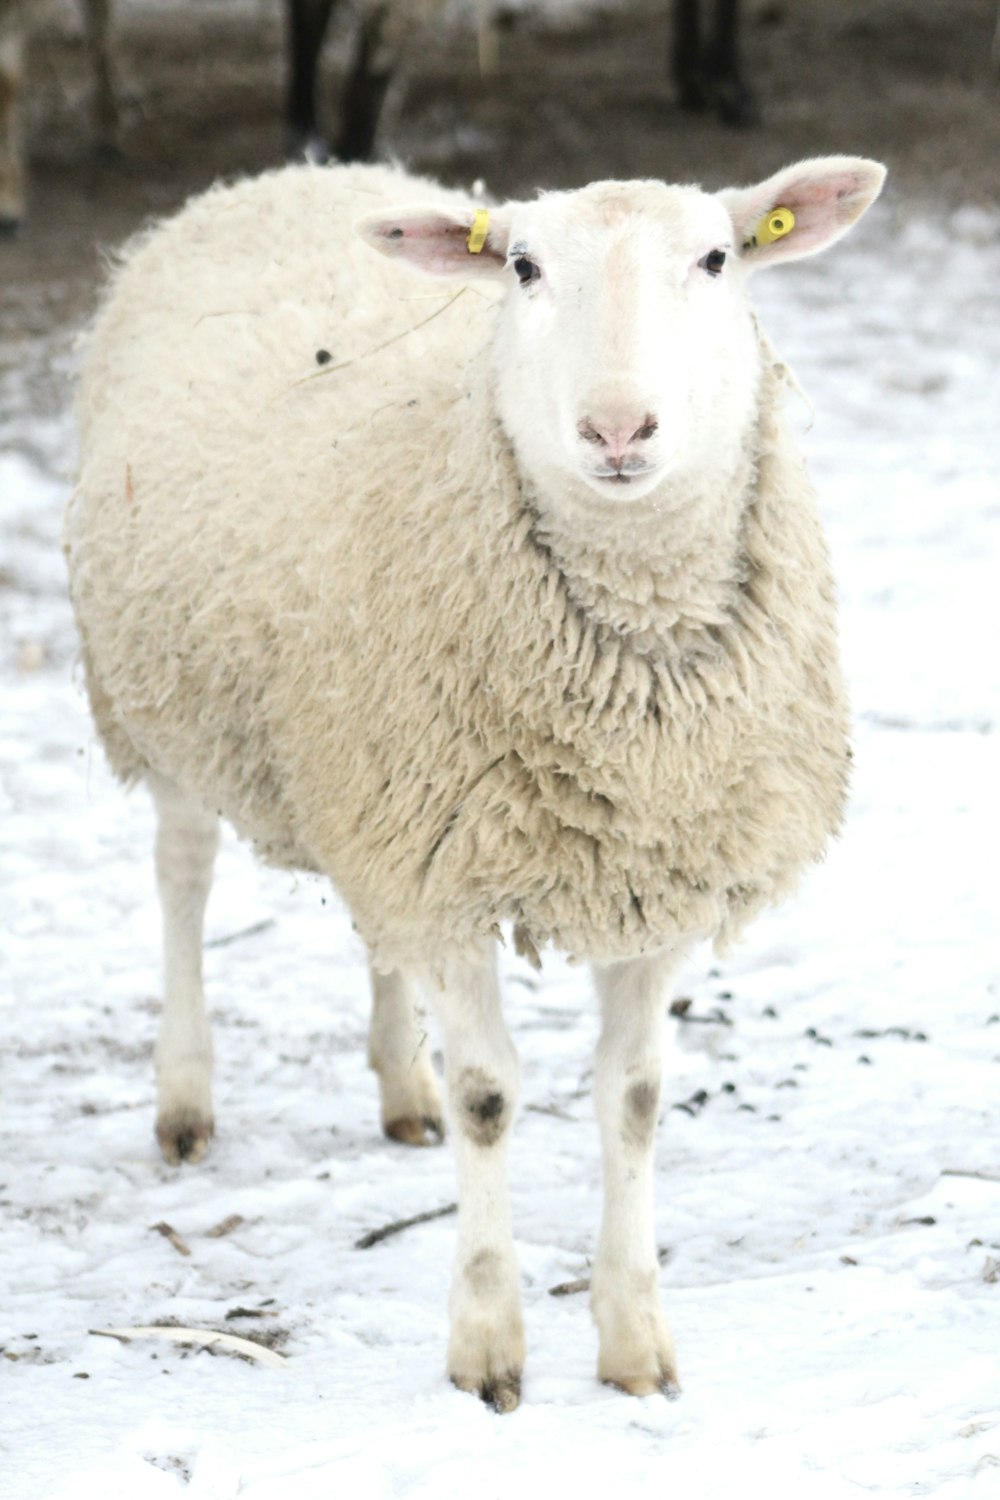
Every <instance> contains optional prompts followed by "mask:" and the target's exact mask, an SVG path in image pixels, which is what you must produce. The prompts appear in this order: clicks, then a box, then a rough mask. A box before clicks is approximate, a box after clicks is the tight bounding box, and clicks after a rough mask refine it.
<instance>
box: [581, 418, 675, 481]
mask: <svg viewBox="0 0 1000 1500" xmlns="http://www.w3.org/2000/svg"><path fill="white" fill-rule="evenodd" d="M659 425H660V424H659V423H658V422H657V420H656V418H655V417H654V416H653V414H652V413H651V412H647V413H646V415H645V416H644V417H643V418H642V419H641V421H639V422H638V425H637V423H636V419H635V418H634V417H630V418H628V419H627V420H626V421H624V422H622V421H621V420H619V421H617V422H616V421H614V420H612V421H601V420H600V419H598V420H597V421H595V420H594V418H593V417H584V418H583V420H582V421H581V422H578V423H577V428H576V430H577V432H578V433H579V434H580V436H581V437H582V438H583V440H584V442H585V443H597V444H599V445H600V446H601V447H602V448H603V449H606V454H605V457H606V459H607V461H608V463H609V464H611V465H612V467H613V468H620V467H621V465H622V463H623V462H624V460H625V455H626V454H627V453H628V450H629V449H630V448H631V447H633V446H634V445H635V444H636V443H644V442H646V441H647V440H648V439H649V438H651V437H652V436H653V434H654V433H655V432H656V429H657V428H658V426H659Z"/></svg>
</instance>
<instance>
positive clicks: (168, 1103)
mask: <svg viewBox="0 0 1000 1500" xmlns="http://www.w3.org/2000/svg"><path fill="white" fill-rule="evenodd" d="M149 784H150V788H151V790H152V793H153V799H154V801H155V803H156V811H157V815H158V819H159V822H158V827H157V833H156V879H157V885H158V887H159V892H160V907H161V911H162V915H163V968H164V994H163V1014H162V1017H161V1020H160V1034H159V1036H158V1038H157V1041H156V1077H157V1108H156V1138H157V1140H158V1141H159V1143H160V1150H161V1151H162V1152H163V1155H164V1157H165V1158H166V1160H167V1161H168V1162H170V1163H171V1164H173V1165H176V1164H177V1163H178V1162H181V1161H200V1160H201V1158H202V1157H203V1156H204V1154H205V1151H206V1149H207V1147H208V1143H209V1140H210V1139H211V1136H212V1132H213V1130H214V1128H215V1121H214V1117H213V1114H212V1035H211V1031H210V1030H209V1025H208V1018H207V1016H206V1015H205V1000H204V995H203V993H202V984H201V947H202V928H203V923H204V917H205V904H206V902H207V900H208V893H209V890H210V889H211V885H212V866H213V863H214V861H215V851H216V849H217V848H218V843H219V820H218V818H217V817H216V816H215V814H214V813H208V812H205V811H204V809H203V808H202V807H201V806H200V804H199V803H197V802H195V801H193V800H192V799H191V798H190V797H188V796H187V795H186V794H185V793H183V792H181V791H180V790H179V789H178V788H177V787H176V786H174V785H173V783H172V782H169V781H166V780H164V779H163V778H161V777H152V776H151V777H150V778H149Z"/></svg>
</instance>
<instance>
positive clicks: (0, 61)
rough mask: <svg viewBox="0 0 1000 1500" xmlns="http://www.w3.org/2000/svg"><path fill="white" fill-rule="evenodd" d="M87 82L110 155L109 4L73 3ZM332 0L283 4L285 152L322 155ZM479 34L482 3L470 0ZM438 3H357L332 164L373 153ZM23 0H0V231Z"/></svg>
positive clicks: (115, 121)
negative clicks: (414, 43)
mask: <svg viewBox="0 0 1000 1500" xmlns="http://www.w3.org/2000/svg"><path fill="white" fill-rule="evenodd" d="M81 4H82V10H83V19H84V26H85V33H86V40H87V50H88V53H89V58H90V71H91V76H92V79H93V100H92V114H93V128H94V140H95V142H96V145H97V150H98V154H99V155H101V156H104V157H112V156H113V155H114V154H115V149H116V142H117V139H118V134H119V125H120V117H119V106H118V95H119V93H120V89H119V87H118V84H117V79H116V69H115V65H114V52H115V49H114V46H113V45H112V41H113V38H112V0H81ZM337 5H338V0H286V13H287V20H286V24H287V32H288V85H287V95H286V132H287V148H288V154H289V156H291V157H298V156H307V157H310V158H312V159H314V160H322V159H324V158H325V157H326V156H327V145H326V142H325V140H324V139H323V136H322V134H321V131H320V128H319V125H318V122H317V107H316V105H317V101H316V78H317V71H318V68H319V59H320V53H321V50H322V46H323V40H324V38H325V35H326V31H327V27H328V25H329V21H330V17H331V14H332V12H333V11H334V9H335V8H336V7H337ZM478 5H479V27H480V36H481V38H482V36H483V34H484V32H483V28H484V27H485V25H486V20H485V10H484V8H483V7H484V5H485V0H478ZM441 7H442V0H420V3H419V4H416V3H414V0H407V3H406V4H405V5H404V4H402V3H397V0H366V3H365V4H364V5H363V6H362V7H361V10H360V12H359V14H358V17H357V28H356V33H355V41H354V47H353V53H352V58H351V63H350V67H349V69H348V73H347V78H346V80H345V85H344V98H343V104H342V109H341V118H340V122H339V127H338V131H337V137H336V140H335V143H334V148H333V149H334V152H335V154H336V156H337V157H338V158H339V159H340V160H341V161H364V160H367V159H369V158H370V157H371V156H372V155H373V153H374V150H375V136H376V132H377V130H378V126H379V120H380V116H381V112H382V105H383V103H384V101H385V96H386V93H387V92H388V89H389V85H390V84H391V82H392V78H393V74H394V72H395V70H396V68H397V66H398V63H399V59H400V57H401V55H402V53H403V50H404V48H405V46H406V45H407V43H408V42H409V41H411V40H412V37H413V35H414V33H415V32H416V31H418V30H419V28H420V27H421V26H423V25H424V24H426V23H427V22H428V21H429V20H430V19H432V18H433V17H434V16H436V15H437V13H438V12H439V11H440V10H441ZM28 19H29V17H28V11H27V7H26V5H25V0H0V233H11V232H13V231H15V230H17V229H18V228H19V227H20V225H21V222H22V220H23V218H24V179H25V166H24V160H23V149H22V142H21V128H20V98H21V95H22V93H23V90H24V83H25V71H26V70H25V51H26V41H27V32H28Z"/></svg>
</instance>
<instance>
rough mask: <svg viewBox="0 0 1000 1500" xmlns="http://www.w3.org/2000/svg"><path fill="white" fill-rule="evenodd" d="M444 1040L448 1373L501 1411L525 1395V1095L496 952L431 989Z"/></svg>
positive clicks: (456, 968) (456, 969)
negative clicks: (515, 1136) (519, 1109)
mask: <svg viewBox="0 0 1000 1500" xmlns="http://www.w3.org/2000/svg"><path fill="white" fill-rule="evenodd" d="M431 995H432V1000H433V1004H434V1008H435V1010H436V1012H437V1015H438V1017H439V1019H440V1022H441V1030H442V1034H443V1038H444V1055H445V1078H446V1082H447V1089H448V1106H449V1118H450V1125H451V1132H452V1140H453V1142H454V1150H455V1162H456V1166H457V1170H458V1244H457V1248H456V1255H455V1266H454V1271H453V1275H452V1286H451V1308H450V1310H451V1337H450V1340H449V1344H448V1374H449V1375H450V1376H451V1378H452V1380H453V1381H454V1382H455V1384H456V1385H457V1386H459V1387H460V1389H461V1390H463V1391H476V1392H478V1393H479V1395H480V1396H481V1397H482V1399H483V1400H484V1401H486V1402H488V1403H489V1404H490V1405H492V1406H493V1407H495V1408H496V1410H497V1411H502V1412H505V1411H513V1409H514V1408H515V1407H516V1406H517V1404H518V1401H519V1399H520V1395H521V1371H522V1369H523V1366H524V1324H523V1320H522V1316H521V1293H520V1288H519V1285H518V1272H517V1262H516V1260H515V1257H514V1241H513V1238H512V1235H511V1227H510V1205H509V1203H508V1198H507V1134H508V1131H509V1129H510V1125H511V1121H512V1120H513V1118H514V1110H515V1107H516V1104H517V1096H518V1091H519V1077H518V1064H517V1057H516V1055H515V1052H514V1047H513V1044H512V1042H511V1040H510V1037H509V1036H508V1034H507V1028H506V1027H505V1026H504V1023H503V1016H502V1014H501V1009H500V987H499V983H498V980H497V972H496V954H495V950H494V946H493V945H492V944H491V945H490V947H489V950H488V951H487V950H484V954H483V959H482V960H481V961H480V962H466V963H460V964H458V963H456V964H450V965H448V967H447V969H446V971H445V974H444V983H443V985H442V986H441V987H437V986H432V987H431Z"/></svg>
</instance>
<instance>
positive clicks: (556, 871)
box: [67, 168, 848, 966]
mask: <svg viewBox="0 0 1000 1500" xmlns="http://www.w3.org/2000/svg"><path fill="white" fill-rule="evenodd" d="M410 199H412V200H419V201H421V202H427V201H434V200H435V199H440V200H441V201H442V202H444V203H450V204H457V203H460V202H464V201H465V200H464V199H462V198H460V197H459V195H455V194H448V193H445V192H443V190H442V189H440V188H439V187H437V186H436V185H434V184H430V183H426V182H419V181H415V180H414V179H412V178H409V177H405V176H403V175H402V174H399V173H396V172H394V171H392V170H391V169H386V168H358V169H355V170H353V171H352V172H351V173H350V174H347V173H345V172H343V171H338V172H337V173H326V172H324V171H322V170H321V169H311V168H294V169H286V170H285V171H282V172H279V173H275V174H272V175H271V176H269V177H265V178H263V179H258V180H257V181H255V182H250V183H244V184H238V185H236V186H235V187H229V188H222V189H216V190H214V191H213V192H212V193H210V194H208V195H206V196H205V197H204V198H202V199H200V200H198V201H196V202H195V203H194V204H193V205H191V206H190V207H189V208H188V209H187V210H186V211H185V212H184V213H183V214H182V215H181V216H180V217H178V218H177V219H175V220H173V221H172V222H170V223H168V224H166V225H163V226H160V227H158V228H156V229H154V230H152V231H151V232H150V233H149V234H147V235H146V236H145V237H144V238H143V240H142V241H141V242H139V243H137V244H136V245H134V246H132V247H130V248H129V249H128V250H127V251H126V258H125V263H124V266H123V268H122V270H121V271H120V272H119V274H118V276H117V278H116V280H115V282H114V284H113V286H112V289H111V292H110V295H109V298H108V301H107V303H106V305H105V308H104V310H103V312H102V314H101V316H100V318H99V320H98V323H97V326H96V328H95V331H94V334H93V335H92V340H91V350H90V367H89V373H88V378H87V382H86V385H85V389H84V393H83V398H82V404H81V425H82V429H83V447H84V452H85V463H84V467H83V470H82V474H81V479H80V483H79V486H78V490H77V493H76V496H75V498H74V501H73V504H72V507H71V512H70V517H69V523H68V528H67V547H68V550H69V552H70V569H71V576H72V579H73V597H74V603H75V606H76V611H77V615H78V619H79V622H80V626H81V632H82V636H83V641H84V655H85V661H86V666H87V674H88V683H89V687H90V692H91V699H92V703H93V707H94V712H95V717H96V720H97V723H98V726H99V729H100V732H101V734H102V737H103V739H104V742H105V744H106V747H107V749H108V753H109V756H110V758H111V761H112V764H113V766H114V767H115V769H116V771H117V772H118V773H119V774H120V775H122V776H123V777H126V778H135V777H138V776H141V775H142V774H143V772H144V770H145V769H146V768H152V769H154V770H156V771H158V772H160V773H162V774H164V775H167V776H169V777H171V778H173V779H174V780H176V781H177V782H179V783H180V784H181V785H182V786H184V787H185V788H187V789H189V790H191V791H194V792H196V793H197V794H198V795H199V796H200V797H201V798H202V799H203V800H204V802H205V804H206V806H208V807H210V808H213V809H216V810H218V811H219V812H220V813H222V814H224V815H225V816H226V817H228V818H229V819H230V820H231V821H232V822H233V823H234V825H235V826H236V828H237V829H238V830H239V831H240V832H241V833H242V834H244V835H246V836H247V837H249V838H250V839H252V840H253V841H254V843H255V845H256V846H257V848H258V849H259V851H260V853H261V854H262V855H263V857H264V858H266V859H268V860H270V861H272V862H275V863H278V864H286V865H290V866H302V867H305V868H309V869H315V870H320V871H323V872H324V873H326V874H328V875H329V877H330V878H331V880H332V881H333V883H334V885H335V886H336V887H337V889H338V890H339V891H340V892H341V894H342V895H343V896H344V898H345V899H346V901H347V903H348V905H349V906H350V908H351V911H352V913H353V915H354V918H355V920H356V922H357V925H358V927H359V929H360V931H361V933H362V935H363V936H364V937H365V939H366V940H367V942H368V943H369V945H370V946H371V948H372V951H373V954H374V956H375V959H376V961H377V962H378V963H379V964H381V965H386V966H388V965H393V964H405V963H412V962H426V961H427V960H428V959H434V958H437V957H439V956H441V955H443V954H445V953H447V952H450V951H455V950H457V949H463V948H466V947H468V946H469V945H471V944H473V943H474V942H475V941H476V940H477V939H479V938H481V937H482V936H483V935H485V934H488V933H490V932H493V931H496V930H497V927H498V925H499V924H500V923H502V922H505V921H510V922H512V923H513V924H514V926H515V929H516V930H517V934H518V938H519V941H520V942H521V944H522V945H523V946H524V947H525V949H526V950H527V951H528V952H534V951H537V950H538V949H540V948H541V947H542V946H543V945H544V944H545V943H546V942H548V941H552V942H553V943H555V944H556V945H557V946H558V947H560V948H562V949H564V950H566V951H567V952H569V953H570V954H573V955H575V956H577V957H581V958H584V957H585V958H596V959H609V958H613V957H623V956H627V955H633V954H636V953H639V952H642V951H646V950H649V951H652V950H654V949H656V948H659V947H664V946H667V945H669V944H671V943H673V942H674V941H675V940H676V938H677V937H678V936H679V935H691V934H698V935H701V936H706V937H715V938H717V939H728V938H729V937H731V936H733V935H734V934H735V933H736V932H737V931H738V930H739V928H740V927H741V926H742V924H743V923H744V922H745V921H746V920H747V919H748V918H749V917H751V916H752V915H753V914H754V913H755V912H756V911H758V910H759V909H760V908H761V907H762V906H763V905H765V904H767V903H769V902H771V901H773V900H775V899H777V898H778V897H780V896H782V895H784V894H786V893H787V891H788V890H789V889H790V888H791V886H792V885H793V884H794V882H795V880H796V878H797V877H798V875H799V874H800V873H801V871H802V870H803V868H804V867H805V866H806V865H807V864H809V863H810V862H811V861H813V860H815V859H817V858H818V857H820V855H821V854H822V851H823V848H824V846H825V843H826V841H827V839H828V837H829V835H830V833H831V832H832V831H834V830H835V829H836V828H837V826H838V824H839V821H840V817H841V811H842V806H843V799H844V792H845V783H846V769H847V764H848V750H847V741H846V718H847V714H846V706H845V701H844V694H843V689H842V685H841V681H840V676H839V668H838V663H837V651H836V639H835V610H834V600H833V591H832V584H831V580H830V574H829V567H828V562H827V557H826V551H825V546H824V542H823V538H822V534H821V531H820V527H819V522H818V518H817V515H816V509H815V501H814V498H813V496H812V492H811V490H810V487H809V483H808V480H807V478H806V476H805V472H804V468H803V466H802V464H801V462H800V460H799V458H798V456H797V455H796V453H795V451H794V448H793V447H792V446H791V444H790V442H789V439H788V438H787V436H786V434H785V433H784V430H783V428H782V424H781V417H780V412H779V405H780V401H781V398H782V393H783V378H782V373H781V368H780V366H779V365H778V364H777V362H776V361H775V359H774V356H773V355H772V354H771V353H770V351H769V350H768V349H767V347H766V346H763V345H762V349H761V358H762V364H761V374H760V390H759V416H758V421H757V424H756V427H755V430H754V432H753V433H752V434H751V437H750V439H749V440H748V446H747V451H746V453H745V455H744V461H743V469H742V471H741V473H740V474H739V475H738V476H734V478H735V479H736V480H738V483H737V484H736V488H735V490H734V500H733V503H732V505H731V506H730V507H729V511H728V512H727V527H726V528H723V533H722V536H721V538H719V537H716V538H715V539H714V540H713V539H711V538H709V537H707V536H706V535H704V534H703V532H702V531H700V530H699V528H698V526H697V524H696V523H695V521H694V520H693V519H692V520H691V521H690V524H689V521H688V517H687V513H686V510H685V505H684V504H683V503H681V502H679V503H678V505H677V507H676V510H674V511H671V512H670V513H669V514H668V515H666V516H664V515H663V514H660V513H657V512H654V511H653V510H651V509H647V508H646V507H643V506H642V505H641V504H640V505H638V506H636V507H633V508H632V509H628V508H627V507H623V508H622V519H621V528H622V533H623V535H627V536H630V537H634V538H635V547H634V556H633V558H632V560H631V561H629V557H628V549H627V548H625V547H624V545H623V544H622V543H621V542H620V540H619V544H618V545H617V546H615V547H612V548H610V549H609V550H608V551H607V553H606V554H605V553H604V552H602V549H601V548H600V547H595V548H594V549H593V550H592V552H588V553H585V554H581V552H580V549H579V546H578V545H577V546H576V547H574V545H573V543H572V539H571V538H566V537H563V536H561V535H560V534H559V533H558V530H557V529H556V528H555V527H554V525H553V523H552V522H551V520H550V519H547V518H546V516H545V513H544V507H543V506H541V505H539V504H538V503H537V497H535V496H533V495H532V493H531V492H530V489H529V488H528V487H526V485H525V484H524V483H523V482H522V480H521V479H520V477H519V474H518V470H517V466H516V464H515V462H514V458H513V455H512V453H511V450H510V447H509V444H508V442H507V439H506V437H505V434H504V432H503V431H502V429H501V428H500V426H499V424H498V422H497V419H496V417H495V414H494V406H493V400H492V363H491V354H490V347H491V340H492V332H493V326H494V319H495V301H494V297H493V295H492V294H491V293H484V292H483V291H482V290H481V287H480V285H478V284H477V285H476V286H475V287H472V286H470V287H468V288H466V289H465V290H463V291H461V293H459V294H456V291H455V289H454V287H448V288H446V289H444V290H440V289H439V288H438V287H437V286H435V285H433V284H432V283H430V282H428V281H425V280H423V279H421V278H419V277H417V276H414V275H412V274H410V273H408V272H407V271H406V270H405V269H402V268H400V267H398V266H397V265H395V264H393V263H391V262H389V261H386V260H383V259H382V258H380V257H375V256H373V255H372V254H371V252H370V251H369V250H368V249H367V248H366V247H365V246H364V245H363V244H362V242H361V241H360V240H359V239H358V238H357V237H356V236H355V235H354V234H353V231H352V225H353V222H354V221H355V219H357V218H358V217H359V216H360V215H361V214H362V213H365V212H368V211H370V210H371V209H372V208H377V207H378V206H379V203H380V202H384V203H385V204H387V205H388V204H397V203H400V202H402V201H407V200H410ZM417 325H422V326H417ZM319 350H325V351H327V352H328V353H329V354H330V355H331V359H330V361H329V362H328V363H327V364H325V365H322V366H318V365H317V364H316V354H317V351H319ZM693 514H694V510H693V508H692V516H693ZM654 537H655V543H654V541H653V538H654ZM647 541H648V545H647ZM650 559H652V561H650ZM672 575H675V576H672Z"/></svg>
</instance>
